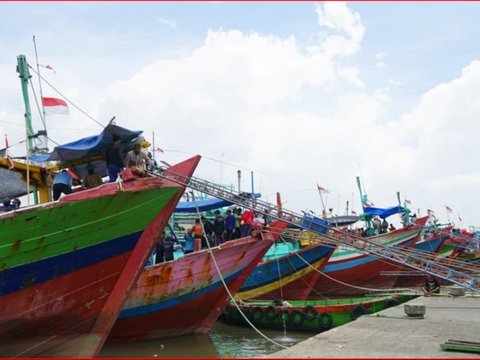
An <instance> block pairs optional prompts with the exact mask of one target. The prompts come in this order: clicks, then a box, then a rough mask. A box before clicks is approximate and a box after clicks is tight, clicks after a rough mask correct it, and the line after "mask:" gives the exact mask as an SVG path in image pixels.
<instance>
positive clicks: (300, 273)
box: [235, 244, 336, 300]
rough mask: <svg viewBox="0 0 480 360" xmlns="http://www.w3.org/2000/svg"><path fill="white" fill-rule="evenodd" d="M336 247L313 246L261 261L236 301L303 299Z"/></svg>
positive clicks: (329, 245) (330, 245) (325, 245)
mask: <svg viewBox="0 0 480 360" xmlns="http://www.w3.org/2000/svg"><path fill="white" fill-rule="evenodd" d="M335 247H336V245H335V244H316V245H311V246H308V247H305V248H303V249H300V250H295V251H292V252H290V253H288V254H286V255H284V256H281V257H273V258H270V259H269V258H267V259H264V260H263V261H262V262H260V263H259V264H258V265H257V267H256V268H255V269H254V270H253V272H252V274H251V275H250V276H249V277H248V279H247V280H246V281H245V283H244V284H243V286H242V287H241V288H240V290H239V292H238V294H237V295H236V296H235V298H236V299H263V300H272V299H282V300H284V299H296V300H304V299H306V298H307V296H308V295H309V294H310V292H311V290H312V285H313V284H314V283H315V281H316V280H317V279H318V277H319V276H320V272H321V271H322V269H323V268H324V267H325V265H326V264H327V262H328V259H329V258H330V256H331V255H332V253H333V251H334V250H335Z"/></svg>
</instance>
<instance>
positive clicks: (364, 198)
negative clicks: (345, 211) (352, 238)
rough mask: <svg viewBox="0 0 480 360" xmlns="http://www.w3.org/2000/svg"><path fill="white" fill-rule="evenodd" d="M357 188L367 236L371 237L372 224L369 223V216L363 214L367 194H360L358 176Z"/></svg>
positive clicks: (360, 187) (358, 177)
mask: <svg viewBox="0 0 480 360" xmlns="http://www.w3.org/2000/svg"><path fill="white" fill-rule="evenodd" d="M357 186H358V191H359V193H360V204H361V205H362V211H363V216H364V218H365V223H366V224H367V234H368V235H371V233H372V232H373V231H372V230H373V229H372V223H371V221H370V216H369V215H366V214H365V207H364V206H363V205H364V204H365V202H366V201H367V194H365V195H363V193H362V185H361V184H360V176H357Z"/></svg>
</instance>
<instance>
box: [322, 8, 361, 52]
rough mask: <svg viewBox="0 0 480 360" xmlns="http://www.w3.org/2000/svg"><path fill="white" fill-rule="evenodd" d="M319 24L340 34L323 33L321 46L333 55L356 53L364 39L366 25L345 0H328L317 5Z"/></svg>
mask: <svg viewBox="0 0 480 360" xmlns="http://www.w3.org/2000/svg"><path fill="white" fill-rule="evenodd" d="M316 11H317V14H318V21H319V24H320V25H322V26H325V27H327V28H329V29H331V30H332V31H334V32H337V33H339V35H331V34H327V33H324V34H322V37H321V40H322V43H321V46H322V48H323V49H324V50H325V52H326V54H329V55H331V56H336V55H343V56H348V55H352V54H354V53H356V52H357V51H358V50H359V48H360V44H361V42H362V39H363V35H364V33H365V27H364V26H363V24H362V21H361V18H360V15H359V14H358V13H356V12H353V11H352V10H350V9H349V8H348V6H347V5H346V4H345V3H344V2H329V1H326V2H324V3H323V4H322V5H319V4H317V5H316Z"/></svg>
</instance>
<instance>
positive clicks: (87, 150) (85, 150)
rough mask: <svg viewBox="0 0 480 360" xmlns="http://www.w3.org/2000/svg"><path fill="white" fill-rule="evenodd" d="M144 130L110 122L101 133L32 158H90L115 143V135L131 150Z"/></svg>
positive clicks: (102, 152)
mask: <svg viewBox="0 0 480 360" xmlns="http://www.w3.org/2000/svg"><path fill="white" fill-rule="evenodd" d="M141 133H142V131H132V130H128V129H125V128H122V127H120V126H117V125H113V124H109V125H108V126H107V127H105V129H103V131H102V132H101V133H100V134H99V135H94V136H88V137H85V138H83V139H80V140H76V141H73V142H70V143H68V144H64V145H58V146H56V147H55V148H54V149H53V151H52V152H51V153H49V154H35V155H32V156H30V160H32V161H35V162H45V161H59V162H62V163H68V162H72V161H76V160H79V159H88V158H90V157H93V156H96V155H103V154H105V151H106V149H107V147H108V146H110V145H111V144H112V143H113V135H114V134H115V135H118V136H120V138H121V139H122V145H121V146H122V148H123V149H124V150H126V151H128V150H130V149H131V147H132V144H131V143H130V142H131V141H132V140H133V139H135V138H136V137H138V136H139V135H140V134H141Z"/></svg>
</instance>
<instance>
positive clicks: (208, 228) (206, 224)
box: [200, 216, 214, 247]
mask: <svg viewBox="0 0 480 360" xmlns="http://www.w3.org/2000/svg"><path fill="white" fill-rule="evenodd" d="M200 219H201V220H202V224H203V228H204V230H205V237H206V238H207V241H208V243H209V244H210V246H213V245H214V239H213V230H214V229H213V224H212V222H211V221H210V220H207V218H206V217H205V216H202V217H201V218H200ZM205 247H207V246H206V245H205Z"/></svg>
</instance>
